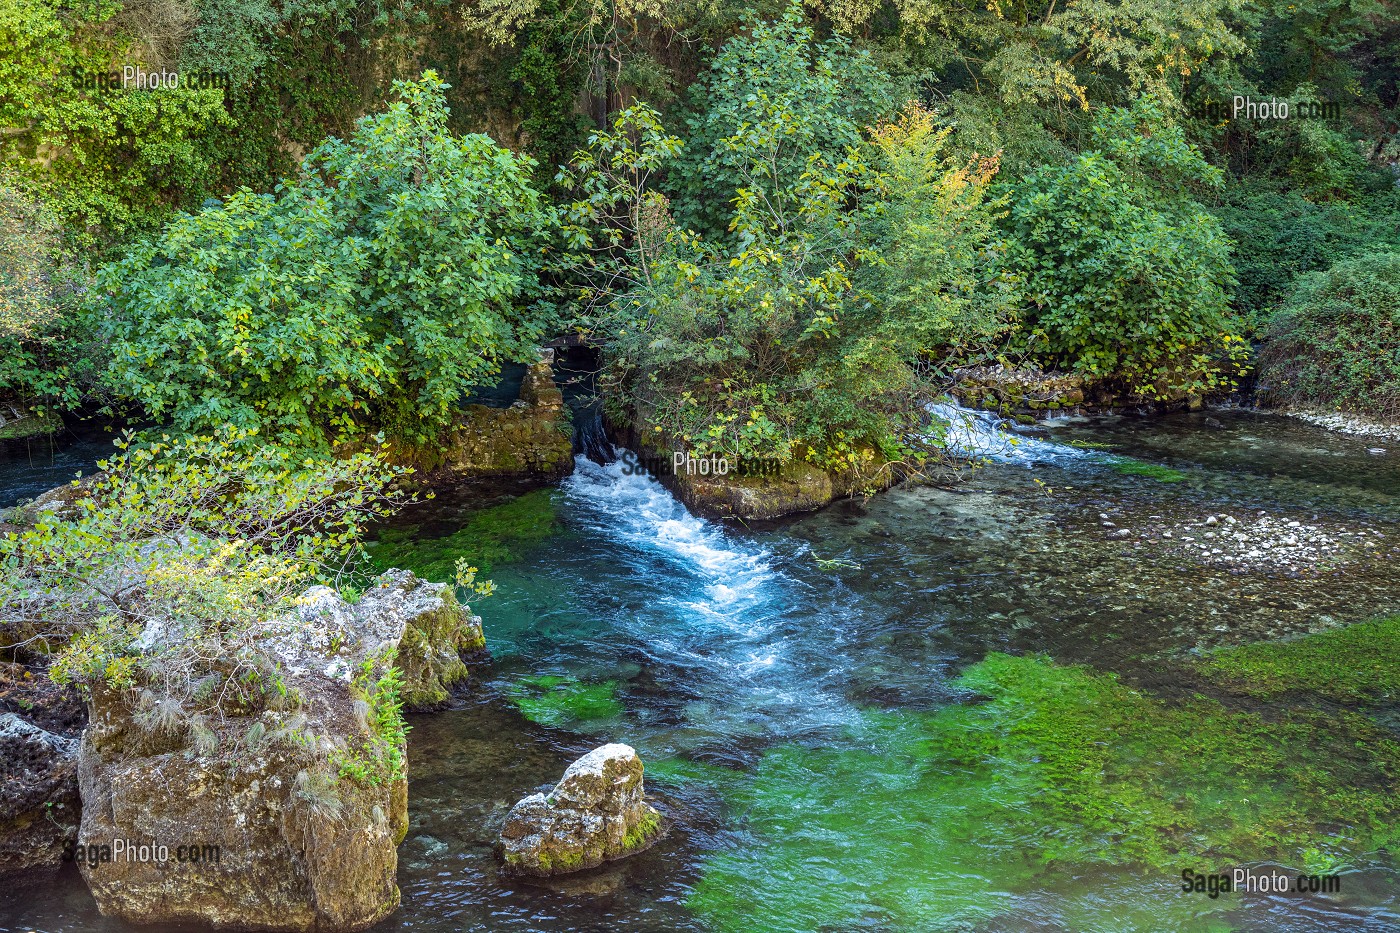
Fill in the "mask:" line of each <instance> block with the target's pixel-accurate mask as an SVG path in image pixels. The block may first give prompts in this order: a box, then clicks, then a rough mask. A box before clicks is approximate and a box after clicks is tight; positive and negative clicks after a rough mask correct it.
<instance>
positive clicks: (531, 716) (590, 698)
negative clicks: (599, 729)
mask: <svg viewBox="0 0 1400 933" xmlns="http://www.w3.org/2000/svg"><path fill="white" fill-rule="evenodd" d="M509 693H510V698H511V702H513V703H514V704H515V705H516V708H517V709H519V710H520V712H521V714H522V715H523V716H524V717H525V718H526V719H528V720H530V721H531V722H534V723H538V724H540V725H542V726H556V727H560V728H571V727H572V728H580V727H582V728H587V727H588V726H589V725H591V724H596V723H597V722H599V721H601V720H615V719H616V718H617V717H618V716H621V715H622V704H621V703H619V702H618V701H617V695H616V694H617V681H615V680H608V681H604V682H602V683H596V684H589V683H583V682H581V681H579V680H576V679H575V678H573V677H561V676H557V675H554V674H540V675H536V676H533V677H522V678H521V679H519V680H517V681H516V682H515V683H513V684H512V685H511V686H510V688H509Z"/></svg>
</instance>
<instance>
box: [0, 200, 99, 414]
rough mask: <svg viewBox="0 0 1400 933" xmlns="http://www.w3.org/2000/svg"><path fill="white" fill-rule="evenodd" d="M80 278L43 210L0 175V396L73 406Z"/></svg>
mask: <svg viewBox="0 0 1400 933" xmlns="http://www.w3.org/2000/svg"><path fill="white" fill-rule="evenodd" d="M85 278H86V277H85V273H84V271H83V269H82V267H81V266H80V265H79V263H78V262H77V259H76V257H75V256H74V255H73V254H72V252H71V251H70V250H69V249H68V248H67V247H66V246H65V244H64V242H63V232H62V229H61V228H60V226H59V222H58V218H57V217H56V216H55V215H54V213H53V211H52V210H50V209H49V206H48V205H47V204H45V203H43V201H42V200H40V199H39V198H38V197H37V196H35V195H34V194H33V193H31V192H30V191H29V190H28V186H26V185H23V184H22V183H20V182H19V181H18V180H16V179H14V178H10V177H6V176H3V175H0V341H3V343H4V346H5V352H4V353H3V354H0V395H5V396H10V397H11V398H12V399H14V400H15V401H16V402H17V403H19V404H20V405H25V406H28V405H36V404H37V405H44V404H46V403H47V404H50V405H58V406H72V405H75V404H76V403H77V402H78V400H79V398H80V391H81V385H82V382H81V379H80V375H81V374H82V371H84V370H85V369H86V366H85V365H84V364H85V358H84V354H83V353H82V349H83V346H82V344H83V341H82V339H81V337H80V336H79V335H78V333H76V332H75V331H76V330H77V328H76V323H77V321H76V312H77V309H78V304H79V299H80V298H81V295H82V291H83V289H84V287H85Z"/></svg>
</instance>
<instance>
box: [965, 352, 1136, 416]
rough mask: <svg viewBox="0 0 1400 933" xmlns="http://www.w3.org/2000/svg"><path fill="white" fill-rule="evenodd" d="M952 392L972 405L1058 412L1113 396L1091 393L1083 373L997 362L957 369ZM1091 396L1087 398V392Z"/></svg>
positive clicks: (1107, 401) (1108, 402)
mask: <svg viewBox="0 0 1400 933" xmlns="http://www.w3.org/2000/svg"><path fill="white" fill-rule="evenodd" d="M957 379H958V386H957V389H956V391H955V394H956V395H957V396H958V398H959V400H960V401H962V403H963V404H965V405H968V406H971V407H973V408H986V409H991V410H1001V409H1005V410H1007V411H1010V412H1017V411H1025V412H1034V413H1049V412H1058V411H1062V410H1064V409H1075V408H1078V407H1079V406H1081V405H1086V404H1089V405H1092V404H1098V405H1111V404H1112V403H1113V401H1114V399H1113V397H1112V396H1108V397H1106V398H1105V397H1102V396H1103V393H1102V392H1097V393H1093V392H1091V387H1090V386H1089V385H1088V383H1087V382H1086V381H1085V380H1084V378H1083V377H1082V376H1076V375H1073V374H1071V373H1048V372H1043V371H1042V370H1039V369H1035V368H1033V367H1032V368H1026V369H1012V368H1009V367H1006V366H1002V365H1000V364H998V365H995V366H971V367H967V368H964V369H960V370H958V372H957ZM1089 394H1094V396H1095V397H1094V398H1092V399H1088V400H1087V401H1086V396H1087V395H1089Z"/></svg>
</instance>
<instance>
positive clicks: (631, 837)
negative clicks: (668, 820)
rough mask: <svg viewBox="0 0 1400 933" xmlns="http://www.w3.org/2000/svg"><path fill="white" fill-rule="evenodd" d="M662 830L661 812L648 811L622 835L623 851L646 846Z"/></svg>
mask: <svg viewBox="0 0 1400 933" xmlns="http://www.w3.org/2000/svg"><path fill="white" fill-rule="evenodd" d="M660 830H661V814H659V813H657V812H655V811H648V812H647V813H646V814H644V815H643V816H642V818H641V819H640V820H638V821H637V825H636V826H633V827H632V828H631V829H630V830H629V831H628V832H627V834H626V835H625V836H623V837H622V851H623V852H632V851H633V850H635V849H639V848H641V847H643V846H645V845H646V844H647V843H648V842H649V841H650V840H651V838H652V837H653V836H655V835H656V834H657V833H658V832H659V831H660Z"/></svg>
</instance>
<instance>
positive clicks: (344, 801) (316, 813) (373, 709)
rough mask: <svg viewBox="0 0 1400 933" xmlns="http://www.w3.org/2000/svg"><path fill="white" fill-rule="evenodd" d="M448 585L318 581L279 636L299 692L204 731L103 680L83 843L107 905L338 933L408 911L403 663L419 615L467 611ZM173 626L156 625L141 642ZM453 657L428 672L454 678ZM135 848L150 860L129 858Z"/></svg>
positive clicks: (287, 686)
mask: <svg viewBox="0 0 1400 933" xmlns="http://www.w3.org/2000/svg"><path fill="white" fill-rule="evenodd" d="M443 594H444V591H443V590H441V589H437V588H435V587H433V586H432V585H427V584H422V583H421V581H417V580H415V579H413V578H412V577H411V575H408V574H404V573H401V572H400V573H391V574H386V575H385V576H384V577H381V578H380V580H379V581H378V582H377V583H376V585H374V586H372V587H371V588H370V589H369V590H368V591H367V592H365V593H364V594H363V595H362V596H361V598H360V599H359V600H358V601H357V602H355V603H349V602H347V601H346V600H344V599H342V598H341V597H340V596H339V595H338V594H336V593H335V592H334V591H332V590H330V589H327V588H325V587H315V588H313V589H312V590H310V591H308V592H307V593H306V594H305V596H304V597H303V599H302V601H301V605H300V606H299V609H298V612H297V616H296V617H295V618H293V619H289V620H286V624H284V625H280V626H273V627H272V631H271V632H270V633H269V635H268V637H267V639H266V642H265V644H264V648H265V651H266V652H267V654H268V656H270V657H272V658H274V659H275V660H276V663H277V666H278V670H279V673H278V679H279V684H278V689H277V690H276V695H278V696H282V697H285V698H286V700H285V702H282V703H273V704H268V705H267V706H266V707H265V708H259V709H255V710H247V709H243V708H240V707H238V706H237V705H234V706H231V707H229V708H220V709H219V710H218V714H217V715H210V716H207V717H204V718H203V720H202V721H201V722H200V723H199V725H198V727H197V728H196V727H194V726H189V727H185V726H183V725H182V726H181V727H179V728H171V727H168V726H166V727H162V726H161V725H160V722H161V718H160V716H159V715H155V713H158V712H159V708H158V705H157V707H156V708H155V709H154V710H153V709H152V704H151V702H150V697H149V696H146V697H143V696H142V695H141V694H140V692H139V691H134V690H118V689H115V688H113V687H109V686H105V685H104V684H102V683H98V684H96V685H94V686H93V687H92V689H91V696H90V700H89V712H90V724H89V727H88V731H87V733H86V734H85V736H84V737H83V742H82V746H81V751H80V755H79V767H78V780H79V785H80V788H81V792H82V798H83V801H84V808H83V819H82V828H81V832H80V834H79V839H78V847H77V850H76V854H77V856H78V861H79V863H80V867H81V869H82V872H83V875H84V877H85V878H86V880H87V882H88V885H89V887H90V888H91V889H92V892H93V895H94V897H95V898H96V899H97V905H98V907H99V909H100V910H101V911H102V912H103V913H104V914H107V915H112V916H117V917H121V918H123V919H125V920H129V921H139V922H142V923H155V922H164V923H173V924H192V923H199V924H213V925H215V926H221V927H236V928H241V929H258V930H277V931H311V930H315V931H320V933H325V931H340V930H361V929H364V928H366V927H369V926H372V925H373V924H375V923H377V922H379V921H381V920H383V919H384V918H385V917H387V916H388V915H389V914H390V913H391V912H393V910H394V909H395V908H396V907H397V906H398V903H399V890H398V886H397V884H396V874H397V868H398V859H397V845H398V843H399V842H400V841H401V840H402V839H403V836H404V833H405V832H406V831H407V826H408V819H407V771H406V745H405V741H404V734H403V731H402V729H401V728H398V727H395V726H394V725H393V723H396V722H398V720H397V717H396V716H394V715H392V714H391V710H390V709H389V705H390V704H391V703H392V701H393V700H392V698H393V694H394V692H395V691H394V690H393V689H392V685H393V683H394V681H395V680H397V679H398V678H399V676H400V675H399V674H396V673H394V672H391V670H390V668H389V667H388V665H387V660H388V658H389V657H390V656H391V654H392V653H393V652H396V651H398V650H400V649H401V647H402V646H403V643H404V641H405V633H406V632H407V631H409V630H410V629H411V628H413V626H414V621H415V620H418V621H419V623H420V624H422V620H423V619H424V616H425V614H429V615H433V616H434V618H438V616H437V615H436V614H437V613H447V614H448V615H451V613H452V610H451V607H452V605H455V604H454V603H449V602H448V601H447V599H446V598H445V597H444V595H443ZM457 608H458V610H459V616H458V617H457V621H458V622H459V623H460V622H461V618H460V615H462V614H461V613H460V607H457ZM439 621H440V620H439ZM443 624H444V625H446V623H443ZM427 627H428V628H429V629H433V630H435V631H436V630H438V629H439V628H441V626H440V625H438V623H432V624H429V625H428V626H427ZM447 627H448V628H450V627H451V626H450V625H449V626H447ZM459 630H460V626H459ZM419 631H422V630H421V629H420V630H419ZM161 637H162V635H161V633H160V632H158V631H148V632H147V633H146V634H145V635H144V636H143V641H142V642H141V643H144V644H152V643H154V642H155V641H158V640H159V639H160V638H161ZM435 664H436V662H435V661H433V660H432V659H427V660H424V661H423V662H422V667H423V669H424V670H431V671H436V673H435V674H433V675H432V676H437V677H439V679H440V677H441V673H442V671H441V669H440V668H438V667H435ZM386 724H387V725H386ZM400 725H401V723H400ZM118 845H120V846H121V847H122V849H123V850H124V852H126V853H130V852H133V851H134V852H136V853H137V854H138V857H137V858H126V857H119V856H118V854H117V852H116V851H115V849H116V847H117V846H118ZM104 846H105V847H107V848H106V849H105V850H104V848H103V847H104ZM141 846H147V847H149V851H148V852H147V853H146V854H149V855H151V856H152V858H151V859H150V860H144V861H143V860H141V859H140V858H139V855H140V854H141V851H140V848H139V847H141ZM181 847H183V848H181Z"/></svg>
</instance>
